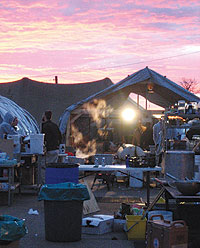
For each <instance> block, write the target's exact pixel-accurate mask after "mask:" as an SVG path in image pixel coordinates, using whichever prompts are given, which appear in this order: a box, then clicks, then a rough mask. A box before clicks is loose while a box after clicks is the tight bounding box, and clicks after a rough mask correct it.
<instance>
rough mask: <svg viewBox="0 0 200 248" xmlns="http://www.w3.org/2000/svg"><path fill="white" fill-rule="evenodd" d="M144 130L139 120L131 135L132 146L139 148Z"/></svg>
mask: <svg viewBox="0 0 200 248" xmlns="http://www.w3.org/2000/svg"><path fill="white" fill-rule="evenodd" d="M145 130H146V127H145V126H143V125H142V122H141V121H140V120H139V122H138V124H137V126H136V128H135V130H134V133H133V139H132V144H133V145H135V146H141V136H142V134H143V133H144V131H145Z"/></svg>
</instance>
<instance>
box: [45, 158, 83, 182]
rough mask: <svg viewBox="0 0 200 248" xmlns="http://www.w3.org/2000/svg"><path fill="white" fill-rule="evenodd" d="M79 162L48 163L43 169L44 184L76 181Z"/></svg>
mask: <svg viewBox="0 0 200 248" xmlns="http://www.w3.org/2000/svg"><path fill="white" fill-rule="evenodd" d="M78 166H79V164H66V163H48V164H46V171H45V184H57V183H65V182H72V183H78V178H79V169H78Z"/></svg>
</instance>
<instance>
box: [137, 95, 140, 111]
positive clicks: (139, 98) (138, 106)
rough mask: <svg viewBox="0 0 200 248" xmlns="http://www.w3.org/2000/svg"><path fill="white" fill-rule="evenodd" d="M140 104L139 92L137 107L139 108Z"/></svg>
mask: <svg viewBox="0 0 200 248" xmlns="http://www.w3.org/2000/svg"><path fill="white" fill-rule="evenodd" d="M139 105H140V95H139V94H137V108H138V109H139Z"/></svg>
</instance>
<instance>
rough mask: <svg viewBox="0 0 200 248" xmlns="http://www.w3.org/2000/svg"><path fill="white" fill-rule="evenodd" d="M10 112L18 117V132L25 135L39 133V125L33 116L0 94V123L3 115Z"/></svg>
mask: <svg viewBox="0 0 200 248" xmlns="http://www.w3.org/2000/svg"><path fill="white" fill-rule="evenodd" d="M7 112H10V113H11V114H12V115H13V116H16V117H17V118H18V121H19V122H18V125H17V126H18V128H19V130H18V133H19V134H21V135H23V136H26V135H29V134H36V133H40V131H39V126H38V124H37V122H36V120H35V118H34V117H33V116H32V115H31V114H30V113H29V112H28V111H26V110H25V109H23V108H21V107H20V106H19V105H17V104H16V103H15V102H13V101H11V100H10V99H8V98H6V97H3V96H0V123H1V122H2V121H3V118H4V115H5V114H6V113H7Z"/></svg>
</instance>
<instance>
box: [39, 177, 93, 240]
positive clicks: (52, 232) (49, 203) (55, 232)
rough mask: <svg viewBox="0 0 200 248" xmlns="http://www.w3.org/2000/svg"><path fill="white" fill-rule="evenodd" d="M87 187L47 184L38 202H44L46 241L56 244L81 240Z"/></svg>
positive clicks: (87, 195) (73, 184) (69, 184)
mask: <svg viewBox="0 0 200 248" xmlns="http://www.w3.org/2000/svg"><path fill="white" fill-rule="evenodd" d="M89 199H90V196H89V193H88V190H87V187H86V186H85V185H82V184H75V183H71V182H67V183H59V184H45V185H44V186H42V188H41V190H40V192H39V196H38V200H44V221H45V239H46V240H48V241H54V242H73V241H79V240H81V233H82V230H81V227H82V212H83V201H84V200H89Z"/></svg>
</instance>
